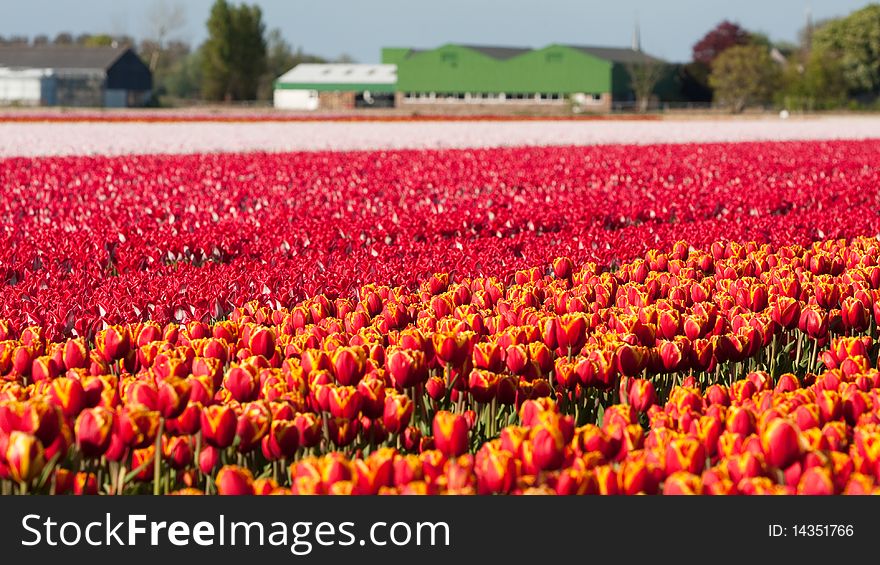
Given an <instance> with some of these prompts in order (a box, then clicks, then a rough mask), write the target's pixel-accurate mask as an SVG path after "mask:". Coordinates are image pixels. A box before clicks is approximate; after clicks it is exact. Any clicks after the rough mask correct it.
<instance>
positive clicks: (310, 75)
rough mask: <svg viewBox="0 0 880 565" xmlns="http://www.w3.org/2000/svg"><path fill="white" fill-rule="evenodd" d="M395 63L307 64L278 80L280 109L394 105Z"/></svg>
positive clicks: (277, 99) (298, 66) (381, 106)
mask: <svg viewBox="0 0 880 565" xmlns="http://www.w3.org/2000/svg"><path fill="white" fill-rule="evenodd" d="M396 82H397V67H395V66H394V65H354V64H352V65H349V64H312V63H303V64H300V65H297V66H295V67H294V68H292V69H291V70H289V71H288V72H286V73H284V74H283V75H281V76H280V77H279V78H278V80H276V81H275V93H274V103H275V107H276V108H284V109H288V110H317V109H318V108H321V109H327V110H341V109H349V108H387V107H390V106H393V105H394V85H395V84H396Z"/></svg>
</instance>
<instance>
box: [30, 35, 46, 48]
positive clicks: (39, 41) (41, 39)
mask: <svg viewBox="0 0 880 565" xmlns="http://www.w3.org/2000/svg"><path fill="white" fill-rule="evenodd" d="M32 43H33V44H34V45H35V46H37V45H49V36H48V35H46V34H45V33H41V34H39V35H35V36H34V39H33V40H32Z"/></svg>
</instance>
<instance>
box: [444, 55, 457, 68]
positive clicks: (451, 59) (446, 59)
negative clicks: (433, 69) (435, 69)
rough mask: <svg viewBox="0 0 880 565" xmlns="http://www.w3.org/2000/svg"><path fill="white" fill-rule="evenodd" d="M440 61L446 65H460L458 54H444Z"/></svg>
mask: <svg viewBox="0 0 880 565" xmlns="http://www.w3.org/2000/svg"><path fill="white" fill-rule="evenodd" d="M440 60H441V61H442V62H444V63H449V64H451V65H455V64H456V63H458V54H457V53H443V54H442V55H440Z"/></svg>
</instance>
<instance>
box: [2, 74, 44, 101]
mask: <svg viewBox="0 0 880 565" xmlns="http://www.w3.org/2000/svg"><path fill="white" fill-rule="evenodd" d="M45 80H49V78H48V77H47V76H46V73H45V72H43V71H41V70H21V71H18V70H12V69H0V104H22V105H26V106H39V105H40V101H41V98H42V91H43V81H45Z"/></svg>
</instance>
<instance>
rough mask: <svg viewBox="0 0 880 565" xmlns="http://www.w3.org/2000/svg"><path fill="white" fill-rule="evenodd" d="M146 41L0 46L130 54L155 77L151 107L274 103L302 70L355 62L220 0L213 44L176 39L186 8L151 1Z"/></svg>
mask: <svg viewBox="0 0 880 565" xmlns="http://www.w3.org/2000/svg"><path fill="white" fill-rule="evenodd" d="M146 23H147V25H148V27H149V31H148V33H147V37H146V38H144V39H142V40H141V41H140V42H137V41H135V39H134V38H133V37H131V36H129V35H125V34H87V33H84V34H79V35H73V34H71V33H67V32H64V33H59V34H57V35H56V36H55V37H54V38H50V37H49V36H47V35H37V36H34V37H33V39H30V40H29V39H28V38H27V37H25V36H12V37H6V38H4V37H2V36H0V45H7V46H15V45H25V46H27V45H33V46H44V45H46V46H47V45H82V46H89V47H103V46H108V47H109V46H114V47H115V46H119V47H132V48H134V49H135V51H136V52H137V53H138V55H139V56H140V57H141V59H142V60H143V61H144V62H145V63H146V64H147V65H148V66H149V67H150V70H151V71H152V73H153V85H154V93H153V94H154V96H153V103H157V104H171V103H177V102H186V101H195V100H205V101H224V102H233V101H246V100H271V99H272V91H273V83H274V81H275V79H276V78H278V77H279V76H280V75H282V74H283V73H285V72H287V71H288V70H290V69H291V68H293V67H294V66H296V65H298V64H300V63H328V62H339V63H344V62H353V60H352V58H351V57H349V56H347V55H341V56H340V57H338V58H336V59H333V60H329V59H326V58H324V57H320V56H317V55H313V54H309V53H306V52H304V51H303V49H302V48H301V47H298V48H296V49H294V48H293V47H292V46H291V44H290V43H289V42H288V41H287V40H286V39H285V38H284V35H283V34H282V33H281V30H279V29H277V28H273V29H270V30H268V31H267V30H266V26H265V23H264V22H263V14H262V11H261V10H260V8H259V6H257V5H248V4H245V3H242V4H233V3H230V2H227V1H226V0H216V1H215V2H214V5H213V6H212V8H211V12H210V15H209V17H208V21H207V24H206V26H207V31H208V37H207V39H205V41H204V42H203V43H202V44H201V45H198V46H196V47H193V46H192V45H190V44H189V43H187V42H186V41H182V40H180V39H176V38H175V35H176V34H177V32H178V31H179V30H180V29H182V28H183V27H184V26H185V25H186V19H185V15H184V9H183V4H182V3H180V2H177V3H175V2H169V1H167V0H154V1H153V3H152V4H150V5H149V7H148V10H147V14H146Z"/></svg>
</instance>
